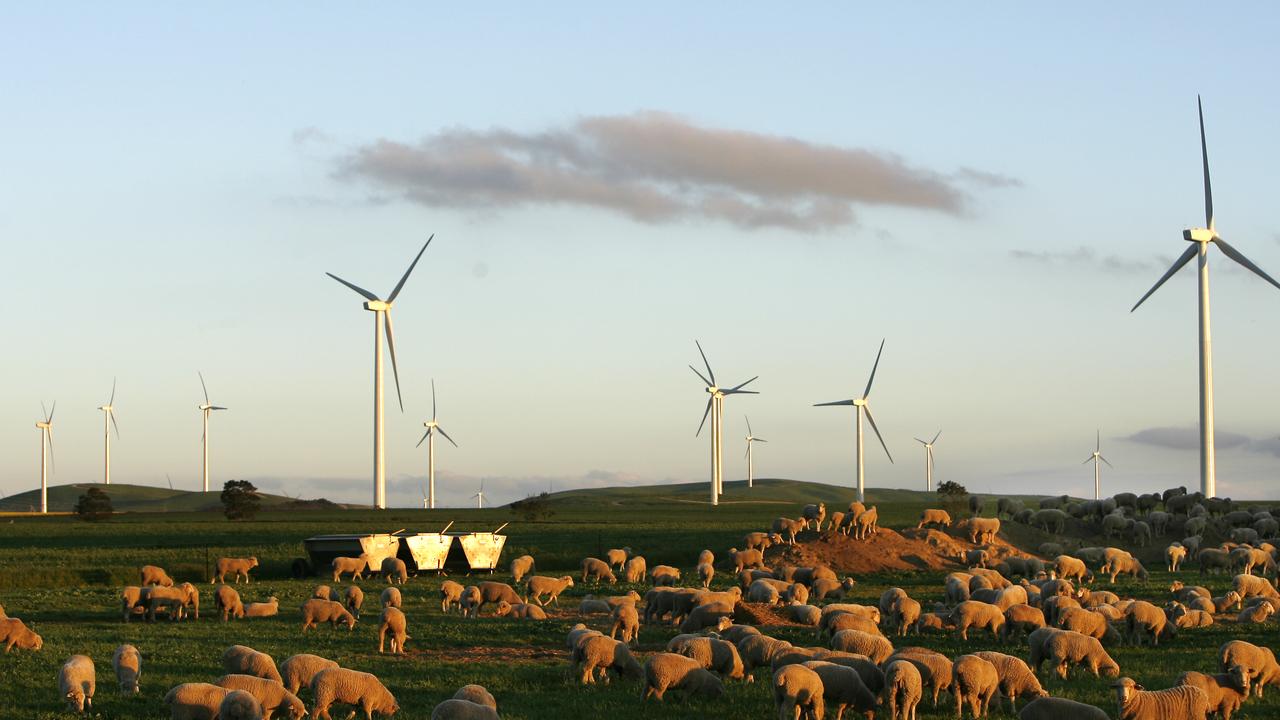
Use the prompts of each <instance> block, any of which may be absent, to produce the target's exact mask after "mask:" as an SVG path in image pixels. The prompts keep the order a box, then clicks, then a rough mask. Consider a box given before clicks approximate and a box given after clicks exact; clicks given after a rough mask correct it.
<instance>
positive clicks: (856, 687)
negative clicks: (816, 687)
mask: <svg viewBox="0 0 1280 720" xmlns="http://www.w3.org/2000/svg"><path fill="white" fill-rule="evenodd" d="M802 665H803V666H804V667H807V668H809V669H810V670H812V671H814V672H815V673H817V674H818V678H819V679H821V680H822V698H823V700H824V701H825V704H826V705H827V707H834V708H835V710H836V720H840V719H841V718H843V717H844V712H845V710H846V709H849V708H852V710H853V711H854V712H855V713H857V714H860V715H866V716H868V717H870V716H872V715H874V714H875V711H876V706H877V705H879V704H880V703H879V701H878V700H877V699H876V696H875V695H874V694H873V693H872V692H871V690H870V689H868V688H867V686H866V684H865V683H863V682H862V676H860V675H859V674H858V671H857V670H855V669H853V668H851V667H848V666H846V665H840V664H837V663H834V662H829V661H826V660H810V661H808V662H805V663H802Z"/></svg>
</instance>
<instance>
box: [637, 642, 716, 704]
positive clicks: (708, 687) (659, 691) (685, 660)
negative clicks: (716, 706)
mask: <svg viewBox="0 0 1280 720" xmlns="http://www.w3.org/2000/svg"><path fill="white" fill-rule="evenodd" d="M668 690H678V691H680V692H682V693H684V694H685V695H687V696H693V695H702V696H705V697H712V698H717V697H720V696H721V695H723V694H724V683H723V682H722V681H721V680H720V678H718V677H716V676H715V675H713V674H712V673H711V672H710V671H708V670H707V669H706V668H704V667H702V665H701V664H700V663H699V662H698V661H697V660H694V659H693V658H689V657H685V656H684V655H677V654H676V653H669V652H666V653H656V654H654V655H652V656H650V657H649V659H648V660H646V661H645V664H644V695H643V696H642V699H644V700H648V699H649V698H650V697H655V698H657V699H658V700H659V701H661V700H662V699H663V695H665V694H666V692H667V691H668Z"/></svg>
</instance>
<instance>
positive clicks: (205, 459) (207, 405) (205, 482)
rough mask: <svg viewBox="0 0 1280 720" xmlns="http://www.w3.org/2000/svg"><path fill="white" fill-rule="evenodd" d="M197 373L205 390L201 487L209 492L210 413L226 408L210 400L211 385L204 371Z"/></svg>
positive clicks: (201, 441)
mask: <svg viewBox="0 0 1280 720" xmlns="http://www.w3.org/2000/svg"><path fill="white" fill-rule="evenodd" d="M196 374H197V375H199V376H200V389H201V390H204V404H203V405H201V406H200V415H201V418H202V419H203V421H204V432H203V433H202V434H201V435H200V445H201V455H200V481H201V484H200V487H201V488H203V489H204V492H209V413H212V412H213V411H214V410H226V408H225V407H222V406H221V405H214V404H213V403H211V402H209V386H208V385H205V384H204V373H199V372H198V373H196Z"/></svg>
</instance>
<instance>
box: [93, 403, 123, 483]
mask: <svg viewBox="0 0 1280 720" xmlns="http://www.w3.org/2000/svg"><path fill="white" fill-rule="evenodd" d="M115 403H116V381H115V379H114V378H112V380H111V399H110V400H108V401H107V404H106V405H103V406H102V407H100V408H98V409H99V410H101V411H102V412H103V415H102V443H103V445H102V447H103V458H102V468H103V469H102V483H103V484H104V485H110V484H111V428H113V427H114V428H115V429H116V438H117V439H119V437H120V426H119V425H117V424H116V408H115ZM108 421H110V422H108Z"/></svg>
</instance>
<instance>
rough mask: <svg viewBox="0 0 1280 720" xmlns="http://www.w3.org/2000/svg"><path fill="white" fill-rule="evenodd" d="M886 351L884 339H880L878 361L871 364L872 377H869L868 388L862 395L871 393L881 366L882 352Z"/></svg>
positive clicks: (877, 353) (866, 395)
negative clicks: (877, 371)
mask: <svg viewBox="0 0 1280 720" xmlns="http://www.w3.org/2000/svg"><path fill="white" fill-rule="evenodd" d="M883 352H884V340H881V341H880V349H879V350H878V351H877V352H876V363H875V365H872V366H871V377H869V378H867V389H866V390H863V391H862V397H864V398H865V397H868V396H870V395H871V383H873V382H875V381H876V368H878V367H880V353H883Z"/></svg>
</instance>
